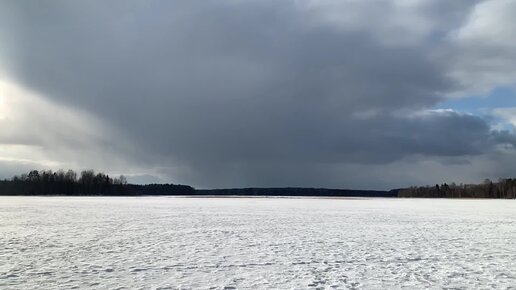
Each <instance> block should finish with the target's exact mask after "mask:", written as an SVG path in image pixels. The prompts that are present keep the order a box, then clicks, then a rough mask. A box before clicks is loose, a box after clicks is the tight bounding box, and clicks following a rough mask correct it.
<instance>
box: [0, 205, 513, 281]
mask: <svg viewBox="0 0 516 290" xmlns="http://www.w3.org/2000/svg"><path fill="white" fill-rule="evenodd" d="M515 286H516V201H512V200H430V199H286V198H167V197H137V198H111V197H76V198H73V197H0V289H55V288H59V289H79V288H80V289H140V288H141V289H242V288H244V289H266V288H267V289H271V288H272V289H274V288H276V289H277V288H279V289H310V288H314V289H315V288H317V289H423V288H435V289H440V288H447V289H516V287H515Z"/></svg>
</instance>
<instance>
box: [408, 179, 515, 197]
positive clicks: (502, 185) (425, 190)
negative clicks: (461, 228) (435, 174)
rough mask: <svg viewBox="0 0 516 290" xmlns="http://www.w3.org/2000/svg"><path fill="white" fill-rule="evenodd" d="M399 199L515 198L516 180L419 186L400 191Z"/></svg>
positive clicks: (487, 180)
mask: <svg viewBox="0 0 516 290" xmlns="http://www.w3.org/2000/svg"><path fill="white" fill-rule="evenodd" d="M398 196H399V197H425V198H516V179H513V178H506V179H500V180H499V181H498V182H492V181H491V180H489V179H486V180H485V181H484V182H483V183H482V184H460V185H456V184H454V183H452V184H450V185H448V184H446V183H444V184H441V185H438V184H436V185H435V186H421V187H411V188H407V189H402V190H400V191H399V193H398Z"/></svg>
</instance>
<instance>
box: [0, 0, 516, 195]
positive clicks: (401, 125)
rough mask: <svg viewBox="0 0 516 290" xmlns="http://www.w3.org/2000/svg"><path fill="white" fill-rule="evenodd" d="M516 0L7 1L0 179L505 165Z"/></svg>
mask: <svg viewBox="0 0 516 290" xmlns="http://www.w3.org/2000/svg"><path fill="white" fill-rule="evenodd" d="M515 15H516V0H488V1H476V0H455V1H448V0H397V1H388V0H375V1H373V0H318V1H316V0H284V1H276V0H204V1H191V0H184V1H183V0H177V1H165V0H150V1H136V0H124V1H122V0H114V1H108V2H106V1H100V0H92V1H68V0H66V1H65V0H42V1H18V0H0V178H9V177H11V176H12V175H14V174H20V173H23V172H26V171H28V170H30V169H33V168H34V169H53V170H57V169H60V168H63V169H68V168H71V169H75V170H78V171H80V170H84V169H90V168H92V169H95V170H97V171H103V172H106V173H109V174H113V175H118V174H125V175H126V176H127V177H128V180H129V181H131V182H136V183H153V182H170V183H182V184H190V185H193V186H195V187H197V188H221V187H244V186H245V187H247V186H256V187H271V186H303V187H332V188H355V189H390V188H398V187H405V186H410V185H425V184H435V183H442V182H456V183H478V182H482V181H483V180H484V179H485V178H491V179H494V180H496V179H498V178H502V177H514V176H516V147H515V145H516V136H515V132H514V126H515V125H516V38H515V37H514V35H516V17H514V16H515Z"/></svg>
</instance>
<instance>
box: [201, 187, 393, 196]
mask: <svg viewBox="0 0 516 290" xmlns="http://www.w3.org/2000/svg"><path fill="white" fill-rule="evenodd" d="M196 194H202V195H244V196H329V197H331V196H334V197H335V196H342V197H352V196H355V197H396V196H398V190H390V191H383V190H352V189H328V188H302V187H280V188H231V189H204V190H196Z"/></svg>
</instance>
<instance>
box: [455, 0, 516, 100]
mask: <svg viewBox="0 0 516 290" xmlns="http://www.w3.org/2000/svg"><path fill="white" fill-rule="evenodd" d="M515 16H516V1H514V0H490V1H483V2H481V3H479V4H477V5H476V6H475V7H474V9H473V10H472V11H471V13H470V14H469V17H468V18H467V19H466V21H465V23H464V24H463V25H462V26H461V27H459V28H458V29H456V30H454V31H452V32H450V33H449V39H450V41H451V44H452V45H453V46H454V52H453V53H452V55H449V56H448V57H449V58H450V64H451V71H450V75H451V76H452V77H454V78H455V79H457V80H458V81H459V82H460V83H461V85H462V93H461V94H462V95H467V94H486V93H488V92H489V91H490V90H492V89H493V88H495V87H497V86H514V85H516V37H515V35H516V17H515Z"/></svg>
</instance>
